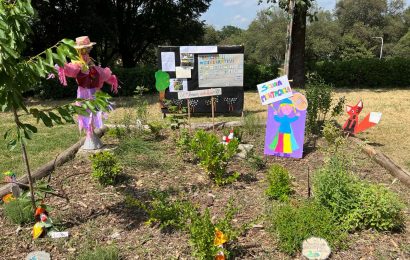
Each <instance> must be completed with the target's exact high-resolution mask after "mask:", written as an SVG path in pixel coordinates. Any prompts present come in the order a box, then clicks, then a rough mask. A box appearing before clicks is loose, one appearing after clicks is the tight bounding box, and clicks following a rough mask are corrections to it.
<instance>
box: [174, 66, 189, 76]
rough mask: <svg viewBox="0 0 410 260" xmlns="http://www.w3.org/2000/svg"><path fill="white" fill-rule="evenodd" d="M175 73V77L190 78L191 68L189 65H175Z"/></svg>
mask: <svg viewBox="0 0 410 260" xmlns="http://www.w3.org/2000/svg"><path fill="white" fill-rule="evenodd" d="M175 75H176V76H175V77H176V78H177V79H190V78H191V68H190V67H176V68H175Z"/></svg>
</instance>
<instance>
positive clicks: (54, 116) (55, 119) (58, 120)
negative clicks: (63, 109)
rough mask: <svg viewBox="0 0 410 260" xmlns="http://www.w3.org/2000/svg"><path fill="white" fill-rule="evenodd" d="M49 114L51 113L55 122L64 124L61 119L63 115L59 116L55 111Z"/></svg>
mask: <svg viewBox="0 0 410 260" xmlns="http://www.w3.org/2000/svg"><path fill="white" fill-rule="evenodd" d="M48 115H49V116H50V118H51V119H52V120H53V121H54V122H56V123H57V124H59V125H62V124H63V121H61V117H59V116H58V115H56V114H55V113H53V112H48Z"/></svg>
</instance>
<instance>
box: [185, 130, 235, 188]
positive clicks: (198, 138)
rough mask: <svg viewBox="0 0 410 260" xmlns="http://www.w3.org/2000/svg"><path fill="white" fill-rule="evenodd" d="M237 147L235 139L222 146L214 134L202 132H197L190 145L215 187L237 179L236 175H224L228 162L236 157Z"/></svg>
mask: <svg viewBox="0 0 410 260" xmlns="http://www.w3.org/2000/svg"><path fill="white" fill-rule="evenodd" d="M238 146H239V142H238V140H236V139H233V140H232V141H230V142H229V143H228V144H227V145H224V144H222V143H221V142H220V141H219V138H218V137H217V136H216V135H215V134H212V133H208V132H206V131H204V130H199V131H197V132H196V133H195V135H194V137H193V138H192V140H191V143H190V147H191V148H190V149H191V151H192V152H193V153H194V154H195V156H196V157H197V158H198V159H199V162H200V165H201V166H202V167H203V168H204V169H205V171H206V172H207V173H208V175H209V176H210V178H211V179H212V180H213V181H214V182H215V183H216V184H217V185H224V184H228V183H231V182H234V181H235V180H236V179H237V178H238V177H239V174H238V173H234V174H232V175H227V173H226V168H227V166H228V162H229V160H231V159H232V157H233V156H234V155H236V153H237V151H238Z"/></svg>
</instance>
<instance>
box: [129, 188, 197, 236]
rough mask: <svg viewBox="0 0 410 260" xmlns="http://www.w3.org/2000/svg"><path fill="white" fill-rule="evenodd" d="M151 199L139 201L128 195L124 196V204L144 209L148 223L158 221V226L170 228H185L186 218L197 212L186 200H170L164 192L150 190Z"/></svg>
mask: <svg viewBox="0 0 410 260" xmlns="http://www.w3.org/2000/svg"><path fill="white" fill-rule="evenodd" d="M151 196H152V199H151V200H150V201H149V202H147V203H144V202H141V201H140V200H137V199H135V198H132V197H130V196H127V197H126V205H128V206H133V207H138V208H140V209H142V210H144V211H145V212H146V213H147V214H148V216H149V219H148V221H147V223H148V224H150V223H159V226H160V228H162V229H163V228H172V229H177V230H186V229H187V228H188V227H187V223H188V222H189V221H188V220H189V219H191V218H192V216H193V215H195V214H197V209H196V208H195V207H194V206H193V205H192V204H191V203H190V202H187V201H179V200H174V201H172V200H171V199H170V198H169V194H168V193H166V192H160V191H154V192H151Z"/></svg>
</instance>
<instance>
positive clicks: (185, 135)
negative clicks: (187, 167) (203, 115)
mask: <svg viewBox="0 0 410 260" xmlns="http://www.w3.org/2000/svg"><path fill="white" fill-rule="evenodd" d="M191 139H192V137H191V135H190V134H189V132H188V130H186V129H182V130H181V131H180V133H179V137H178V138H177V140H176V142H175V143H176V146H177V148H178V154H179V155H180V156H181V157H182V158H186V156H187V155H188V153H189V152H190V150H191Z"/></svg>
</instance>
